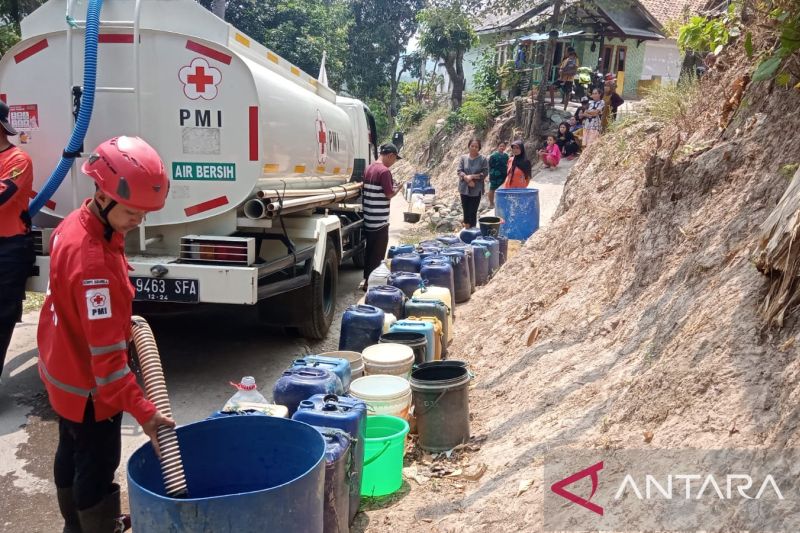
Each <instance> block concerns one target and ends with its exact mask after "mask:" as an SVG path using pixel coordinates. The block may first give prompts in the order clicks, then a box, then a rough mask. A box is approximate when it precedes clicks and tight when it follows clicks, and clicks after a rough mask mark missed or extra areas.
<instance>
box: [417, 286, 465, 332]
mask: <svg viewBox="0 0 800 533" xmlns="http://www.w3.org/2000/svg"><path fill="white" fill-rule="evenodd" d="M411 298H412V300H434V301H440V302H442V303H443V304H444V305H446V306H447V311H448V315H449V318H448V327H449V328H450V330H449V331H453V322H455V319H456V314H455V310H454V309H453V299H452V297H451V296H450V291H449V290H448V289H446V288H444V287H425V288H423V289H419V290H417V291H416V292H415V293H414V296H412V297H411ZM434 316H435V315H434Z"/></svg>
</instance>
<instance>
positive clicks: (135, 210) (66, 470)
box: [38, 137, 175, 533]
mask: <svg viewBox="0 0 800 533" xmlns="http://www.w3.org/2000/svg"><path fill="white" fill-rule="evenodd" d="M82 170H83V172H84V173H85V174H87V175H88V176H89V177H91V178H92V179H93V180H94V181H95V184H96V186H97V187H96V192H95V194H94V197H93V198H92V199H91V200H88V199H87V200H86V202H85V203H84V204H83V205H82V206H81V207H80V209H77V210H75V211H73V212H72V213H70V214H69V216H67V217H66V218H65V219H64V220H63V221H62V222H61V224H59V225H58V227H57V228H56V230H55V231H54V232H53V235H52V237H51V240H50V284H49V286H48V291H47V297H46V299H45V302H44V307H43V308H42V314H41V317H40V319H39V332H38V342H39V375H40V376H41V378H42V381H44V384H45V388H46V389H47V394H48V396H49V398H50V405H52V406H53V409H54V410H55V412H56V413H57V414H58V416H59V439H58V449H57V451H56V457H55V466H54V474H55V482H56V488H57V494H58V504H59V507H60V509H61V514H62V515H63V517H64V523H65V527H64V531H65V532H82V533H112V532H114V531H118V530H119V531H121V530H122V529H117V528H118V527H120V523H121V520H120V518H119V517H120V494H119V485H117V484H115V483H114V473H115V471H116V469H117V467H118V466H119V462H120V454H121V444H122V443H121V435H120V424H121V420H122V411H125V412H128V413H130V414H131V415H133V417H134V418H135V419H136V421H137V422H138V423H139V424H141V425H142V429H143V430H144V433H145V434H147V435H148V436H149V437H150V440H151V441H152V442H153V445H154V446H155V447H156V451H158V444H157V441H156V430H157V428H158V427H159V426H161V425H169V426H174V425H175V422H174V421H173V420H172V419H170V418H168V417H165V416H163V415H162V414H161V413H160V412H159V411H158V410H157V409H156V407H155V406H154V405H153V403H152V402H150V401H149V400H147V399H146V398H145V396H144V393H143V391H142V389H141V388H140V387H139V385H138V384H137V383H136V378H135V376H134V374H133V373H132V372H131V369H130V367H129V366H128V345H129V341H130V338H131V306H132V302H133V295H134V289H133V287H132V286H131V283H130V281H129V280H128V270H129V267H128V263H127V261H126V259H125V252H124V237H125V234H126V233H127V232H129V231H130V230H132V229H134V228H136V227H137V226H139V224H141V222H142V219H143V218H144V216H145V214H146V213H148V212H150V211H157V210H159V209H161V208H162V207H164V202H165V201H166V197H167V192H168V190H169V180H168V179H167V175H166V172H165V170H164V164H163V163H162V161H161V158H160V157H159V156H158V153H156V151H155V150H154V149H153V148H152V147H151V146H150V145H148V144H147V143H146V142H145V141H143V140H142V139H139V138H138V137H116V138H114V139H111V140H108V141H106V142H104V143H102V144H101V145H100V146H99V147H98V148H97V150H96V152H95V153H94V154H92V155H91V156H90V157H89V159H88V160H87V161H86V162H85V163H84V164H83V167H82Z"/></svg>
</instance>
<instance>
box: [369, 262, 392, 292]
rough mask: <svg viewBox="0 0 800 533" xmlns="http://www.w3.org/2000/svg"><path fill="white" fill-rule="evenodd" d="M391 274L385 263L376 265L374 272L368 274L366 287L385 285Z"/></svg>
mask: <svg viewBox="0 0 800 533" xmlns="http://www.w3.org/2000/svg"><path fill="white" fill-rule="evenodd" d="M391 273H392V272H391V271H390V270H389V267H388V266H387V265H386V261H385V260H384V261H381V264H380V265H378V266H377V267H376V268H375V270H373V271H372V272H370V274H369V277H368V278H367V286H368V287H377V286H378V285H386V283H387V282H388V281H389V274H391Z"/></svg>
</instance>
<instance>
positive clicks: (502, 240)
mask: <svg viewBox="0 0 800 533" xmlns="http://www.w3.org/2000/svg"><path fill="white" fill-rule="evenodd" d="M497 242H498V244H500V266H503V265H504V264H506V259H508V237H502V236H501V237H497Z"/></svg>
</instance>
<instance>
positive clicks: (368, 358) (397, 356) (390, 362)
mask: <svg viewBox="0 0 800 533" xmlns="http://www.w3.org/2000/svg"><path fill="white" fill-rule="evenodd" d="M395 325H396V324H395ZM392 327H393V328H394V326H392ZM361 357H363V358H364V368H365V370H366V374H367V375H368V376H372V375H375V374H386V375H390V376H400V377H403V378H406V379H408V377H409V376H410V375H411V367H412V366H413V365H414V350H413V349H412V348H411V347H410V346H406V345H404V344H396V343H392V344H388V343H387V344H376V345H374V346H367V347H366V348H364V351H363V352H362V353H361Z"/></svg>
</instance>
